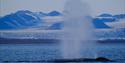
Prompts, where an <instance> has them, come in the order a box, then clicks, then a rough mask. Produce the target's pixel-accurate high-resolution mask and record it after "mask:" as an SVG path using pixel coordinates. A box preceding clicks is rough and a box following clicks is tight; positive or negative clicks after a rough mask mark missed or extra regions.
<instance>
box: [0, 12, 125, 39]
mask: <svg viewBox="0 0 125 63" xmlns="http://www.w3.org/2000/svg"><path fill="white" fill-rule="evenodd" d="M92 19H93V24H94V26H95V31H96V36H97V37H98V38H99V39H118V38H125V14H119V15H111V14H106V13H105V14H101V15H99V16H96V17H93V18H92ZM24 28H25V29H24ZM62 28H63V18H62V14H61V13H60V12H58V11H52V12H50V13H43V12H31V11H28V10H25V11H24V10H21V11H17V12H15V13H11V14H9V15H6V16H3V17H0V37H4V38H12V37H13V38H16V37H18V38H21V37H22V38H30V39H42V38H44V37H45V36H46V38H50V37H51V38H52V37H53V36H54V37H58V36H59V34H60V33H61V32H60V30H62ZM3 29H4V30H7V32H4V31H2V30H3ZM9 29H14V31H10V32H9ZM17 29H19V31H21V32H18V30H17ZM28 30H30V31H28ZM47 30H49V33H48V32H47ZM53 30H56V32H55V31H53ZM57 30H58V31H57ZM32 31H34V32H32ZM37 31H39V32H37ZM51 35H52V36H51Z"/></svg>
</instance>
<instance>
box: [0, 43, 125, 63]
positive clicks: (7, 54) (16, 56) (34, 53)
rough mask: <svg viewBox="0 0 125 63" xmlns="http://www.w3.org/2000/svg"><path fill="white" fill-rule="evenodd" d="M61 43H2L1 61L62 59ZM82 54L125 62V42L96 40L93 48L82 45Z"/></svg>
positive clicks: (35, 61) (0, 46)
mask: <svg viewBox="0 0 125 63" xmlns="http://www.w3.org/2000/svg"><path fill="white" fill-rule="evenodd" d="M60 45H61V44H60V43H41V44H0V62H2V63H4V62H5V61H8V63H14V62H15V63H37V61H42V60H51V59H60V58H62V55H61V53H62V52H61V47H60ZM80 54H81V55H82V56H83V58H87V57H89V58H91V57H92V58H93V57H95V58H96V57H105V58H108V59H112V60H117V61H118V62H116V63H125V43H113V42H111V43H99V42H96V45H95V46H92V47H91V48H87V49H85V48H84V46H83V47H82V46H81V52H80ZM9 61H10V62H9ZM13 61H14V62H13ZM18 61H31V62H18ZM32 61H34V62H32ZM39 63H43V62H39ZM90 63H91V62H90ZM95 63H96V62H95ZM100 63H101V62H100ZM108 63H110V62H108Z"/></svg>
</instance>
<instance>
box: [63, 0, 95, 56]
mask: <svg viewBox="0 0 125 63" xmlns="http://www.w3.org/2000/svg"><path fill="white" fill-rule="evenodd" d="M89 13H90V10H89V7H88V5H87V3H84V2H82V1H81V0H68V1H67V2H66V4H65V6H64V12H63V14H64V15H63V16H64V17H63V18H64V23H63V24H64V28H63V30H64V34H63V36H62V56H63V58H81V55H80V47H81V46H82V47H83V48H86V47H88V44H89V42H88V40H90V39H92V38H93V29H94V28H93V26H92V22H91V19H90V18H89V16H90V14H89ZM81 44H84V45H81Z"/></svg>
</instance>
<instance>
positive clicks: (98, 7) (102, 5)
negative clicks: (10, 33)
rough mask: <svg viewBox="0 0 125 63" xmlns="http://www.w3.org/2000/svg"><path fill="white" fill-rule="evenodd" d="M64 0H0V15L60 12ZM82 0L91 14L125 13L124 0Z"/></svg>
mask: <svg viewBox="0 0 125 63" xmlns="http://www.w3.org/2000/svg"><path fill="white" fill-rule="evenodd" d="M66 1H67V0H0V16H4V15H7V14H10V13H14V12H16V11H18V10H30V11H33V12H39V11H42V12H45V13H47V12H50V11H53V10H57V11H60V12H62V11H63V10H64V5H65V2H66ZM83 1H84V2H86V3H88V5H89V6H90V8H91V10H92V11H91V14H92V15H98V14H101V13H111V14H120V13H125V0H83Z"/></svg>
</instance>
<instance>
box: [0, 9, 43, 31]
mask: <svg viewBox="0 0 125 63" xmlns="http://www.w3.org/2000/svg"><path fill="white" fill-rule="evenodd" d="M41 22H42V21H41V19H40V18H39V17H38V16H36V14H34V13H33V12H31V11H28V10H25V11H17V12H15V13H12V14H9V15H6V16H4V17H1V18H0V29H22V28H31V27H34V26H37V25H39V23H41Z"/></svg>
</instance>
